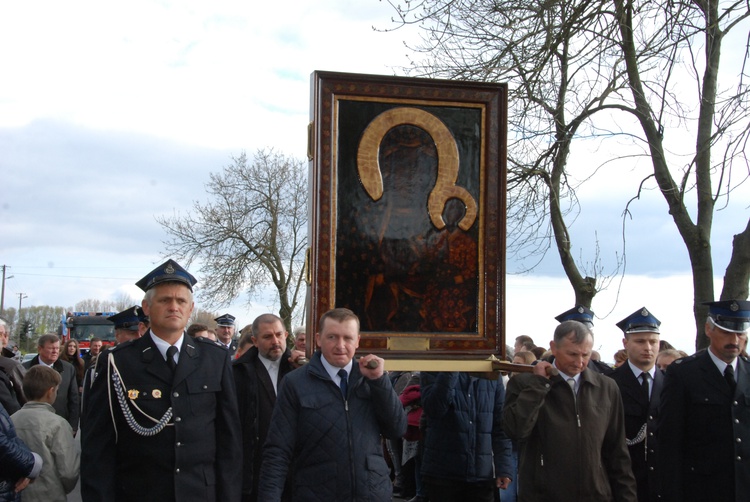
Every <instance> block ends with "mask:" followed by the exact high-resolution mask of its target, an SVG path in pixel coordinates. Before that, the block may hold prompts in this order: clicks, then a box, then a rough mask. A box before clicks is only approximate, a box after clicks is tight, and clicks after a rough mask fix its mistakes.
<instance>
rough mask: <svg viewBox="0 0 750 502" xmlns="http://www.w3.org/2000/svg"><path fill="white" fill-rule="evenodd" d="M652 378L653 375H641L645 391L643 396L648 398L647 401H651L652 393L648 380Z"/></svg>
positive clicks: (642, 386) (642, 387) (645, 373)
mask: <svg viewBox="0 0 750 502" xmlns="http://www.w3.org/2000/svg"><path fill="white" fill-rule="evenodd" d="M649 378H651V374H650V373H647V372H645V371H644V372H643V373H641V389H643V395H644V396H646V401H650V400H651V392H650V391H649V388H648V379H649Z"/></svg>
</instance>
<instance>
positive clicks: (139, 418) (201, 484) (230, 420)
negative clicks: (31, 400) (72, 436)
mask: <svg viewBox="0 0 750 502" xmlns="http://www.w3.org/2000/svg"><path fill="white" fill-rule="evenodd" d="M195 282H196V281H195V278H194V277H193V276H192V275H190V274H189V273H188V272H187V271H186V270H184V269H183V268H182V267H180V266H179V265H178V264H177V263H175V262H174V261H172V260H168V261H167V262H166V263H164V264H163V265H160V266H159V267H157V268H156V269H155V270H153V271H152V272H151V273H149V274H148V275H147V276H146V277H144V278H143V279H141V280H140V281H138V282H137V283H136V284H137V285H138V286H139V287H140V288H141V289H143V290H144V291H145V292H146V295H145V297H144V299H143V303H142V305H143V309H144V311H145V313H146V314H147V315H148V316H149V318H150V320H151V328H150V329H149V331H148V332H147V333H146V334H145V335H144V336H143V337H141V338H138V339H136V340H132V341H130V342H126V343H123V344H121V345H118V346H117V347H115V348H114V349H112V350H111V351H109V352H108V353H107V355H106V357H107V360H106V363H105V366H104V368H103V369H102V371H101V372H100V373H99V375H98V377H97V378H96V379H95V380H94V384H93V386H92V388H91V396H90V403H89V406H88V413H87V416H86V428H85V431H84V434H83V437H82V445H81V450H82V455H81V493H82V496H83V500H84V501H87V502H88V501H102V502H104V501H107V502H109V501H134V500H138V501H154V502H157V501H159V502H164V501H167V502H169V501H173V502H176V501H180V502H184V501H196V502H198V501H200V502H204V501H209V502H212V501H220V502H225V501H227V502H238V501H239V500H240V487H241V482H242V479H241V471H240V468H241V465H242V450H241V446H242V444H241V438H240V422H239V415H238V413H237V400H236V395H235V388H234V381H233V379H232V370H231V366H230V359H229V354H228V353H227V351H226V350H224V349H222V348H221V347H219V346H217V345H216V344H214V343H213V342H211V341H201V340H194V339H192V338H190V337H188V336H186V335H185V333H184V330H185V326H186V325H187V323H188V321H189V319H190V314H191V313H192V311H193V307H194V303H193V293H192V286H193V285H194V284H195Z"/></svg>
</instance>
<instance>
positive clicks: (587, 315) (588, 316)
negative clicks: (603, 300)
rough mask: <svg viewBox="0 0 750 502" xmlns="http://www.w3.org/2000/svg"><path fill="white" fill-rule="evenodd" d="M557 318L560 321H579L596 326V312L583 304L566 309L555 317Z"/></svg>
mask: <svg viewBox="0 0 750 502" xmlns="http://www.w3.org/2000/svg"><path fill="white" fill-rule="evenodd" d="M555 319H556V320H557V321H558V322H565V321H578V322H581V323H583V324H585V325H586V326H588V327H589V328H593V327H594V312H593V311H592V310H591V309H589V308H587V307H585V306H583V305H576V306H575V307H573V308H572V309H570V310H566V311H565V312H563V313H562V314H560V315H559V316H557V317H555Z"/></svg>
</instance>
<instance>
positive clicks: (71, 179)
mask: <svg viewBox="0 0 750 502" xmlns="http://www.w3.org/2000/svg"><path fill="white" fill-rule="evenodd" d="M391 16H392V12H391V10H390V6H389V5H388V4H387V3H386V2H382V1H377V0H358V1H356V2H352V1H347V0H318V1H316V2H308V1H304V0H292V1H286V2H255V3H252V2H246V1H216V2H204V1H184V0H181V1H179V2H178V1H175V2H170V1H160V2H152V1H132V2H127V3H122V4H112V3H107V2H96V1H75V0H74V1H69V2H56V1H54V2H53V1H40V2H3V4H2V6H0V68H2V74H3V79H2V83H0V172H2V195H0V238H1V239H2V244H0V262H1V263H0V265H3V264H4V265H7V266H9V267H10V268H9V269H8V272H7V273H8V275H13V278H12V279H9V280H8V281H7V283H6V294H5V306H6V307H10V306H14V307H16V308H17V307H18V299H19V295H24V298H23V305H24V306H30V305H59V306H64V307H69V306H72V305H73V304H75V303H76V302H77V301H80V300H83V299H86V298H100V299H114V298H115V297H116V295H118V294H121V293H127V294H129V295H131V296H133V297H134V298H137V297H139V295H140V291H139V290H138V289H137V288H136V287H135V286H134V285H133V283H134V282H135V281H136V280H138V279H139V278H140V277H141V276H143V275H144V274H145V273H146V272H148V271H150V270H151V269H152V268H153V267H154V266H155V265H156V264H158V263H160V262H161V261H163V259H162V256H163V252H164V246H163V244H162V241H163V240H164V238H165V236H164V233H163V231H162V229H161V227H160V226H159V225H158V223H156V220H155V216H161V215H171V214H173V213H174V212H184V211H186V210H188V209H189V207H190V206H191V204H192V202H193V201H194V200H202V197H204V194H205V192H204V190H203V186H204V184H205V182H206V181H207V180H208V176H209V173H211V172H217V171H219V170H220V169H221V168H222V167H224V166H226V165H228V164H229V163H230V159H231V156H232V155H237V154H239V153H240V152H241V151H243V150H244V151H247V152H248V153H249V154H251V153H253V152H254V151H255V150H256V149H258V148H275V149H276V150H278V151H281V152H283V153H284V154H286V155H292V156H295V157H298V158H300V159H302V158H304V157H305V152H306V144H305V142H306V127H307V123H308V120H309V102H310V83H309V81H310V74H311V73H312V72H313V71H314V70H333V71H346V72H361V73H373V74H394V73H401V72H400V70H399V68H400V67H402V66H404V65H407V64H408V60H407V58H406V54H407V49H406V48H405V47H404V44H403V40H404V39H405V38H409V39H413V37H414V34H413V33H412V32H409V31H406V30H400V31H396V32H395V33H379V32H376V31H374V30H373V29H372V27H373V26H377V27H381V28H385V27H388V26H389V22H390V18H391ZM597 155H602V156H606V155H611V153H609V152H606V151H605V152H601V151H598V152H597ZM628 176H629V173H627V172H626V173H622V174H619V173H617V172H614V171H612V172H611V174H607V175H606V176H602V177H600V178H599V179H598V180H597V183H596V184H593V183H592V184H590V185H589V187H587V188H584V189H583V190H582V191H581V192H580V195H581V200H582V205H583V212H582V214H581V216H580V217H579V218H578V220H577V221H576V222H575V224H574V225H573V226H572V235H573V242H574V245H575V246H576V248H578V249H584V250H586V251H585V252H584V251H581V253H582V256H583V257H584V259H585V260H587V261H589V260H591V259H592V254H591V252H590V251H589V250H590V249H592V248H593V246H594V244H595V242H596V240H597V239H598V241H599V244H600V247H601V256H602V260H603V264H604V268H605V271H610V270H612V269H614V264H615V262H616V253H621V252H622V241H621V236H622V211H623V208H624V205H625V203H626V202H627V201H628V200H629V199H630V198H631V197H632V196H633V195H634V191H635V189H636V187H637V184H636V185H633V186H630V185H629V184H628V183H624V181H626V180H629V179H630V178H629V177H628ZM631 177H632V176H631ZM631 213H632V219H629V220H628V222H627V227H626V237H627V258H628V259H627V269H626V273H627V275H626V277H625V278H624V280H623V281H622V282H619V280H616V281H614V282H613V283H612V284H611V285H610V286H609V288H608V290H607V291H605V292H603V293H601V294H600V295H599V296H598V297H597V298H596V299H595V302H594V310H595V311H596V312H597V314H598V316H599V317H601V319H599V320H598V322H597V344H596V345H597V346H601V348H602V351H603V352H604V358H605V360H611V359H612V354H613V353H614V350H616V349H617V348H619V347H620V341H619V340H620V339H621V334H620V333H619V330H617V329H616V328H615V327H614V324H615V323H616V322H617V321H619V320H620V319H622V318H623V317H625V316H626V315H628V314H630V313H631V312H633V311H635V310H637V309H640V307H642V306H644V305H645V306H647V307H649V308H650V309H651V310H652V311H653V312H654V313H655V315H656V316H657V317H658V318H660V319H661V320H662V322H663V323H664V326H663V328H664V329H663V333H664V336H663V338H666V339H669V340H670V341H673V342H674V343H675V344H676V345H678V346H680V348H683V349H685V350H688V351H690V350H691V348H692V346H693V339H694V332H693V331H694V328H693V321H692V304H691V297H692V295H691V288H692V286H691V282H690V276H689V270H690V267H689V262H688V259H687V253H686V251H685V248H684V245H683V244H682V241H681V240H680V238H679V235H678V234H677V232H676V230H675V229H674V225H673V224H672V221H671V218H670V217H669V215H668V214H667V208H666V204H665V203H664V201H663V199H662V198H661V195H660V194H659V193H658V192H657V191H651V192H649V193H647V194H646V195H645V196H644V197H643V198H642V199H641V200H640V201H638V203H637V204H635V205H634V206H632V207H631ZM743 221H744V222H746V221H747V206H746V205H745V206H739V205H736V204H735V205H734V206H733V207H732V208H731V209H729V210H726V211H723V212H718V213H717V215H716V219H715V230H714V237H713V239H714V246H713V251H714V256H715V272H716V275H717V284H716V289H717V291H719V290H720V288H721V276H723V271H724V268H725V267H726V264H727V262H728V259H729V253H730V251H731V248H730V244H731V235H732V234H733V233H736V232H738V231H740V230H741V229H742V228H744V223H743ZM524 265H525V264H523V263H521V264H519V263H515V262H512V261H511V262H509V263H508V270H509V271H510V272H515V271H517V270H521V269H523V268H524ZM196 275H197V274H196ZM561 275H562V269H561V267H560V265H559V261H558V259H557V255H556V252H555V251H554V250H551V251H550V253H548V256H547V258H546V259H545V261H544V262H543V263H542V264H541V265H540V267H538V268H537V269H536V270H535V271H534V272H533V273H532V274H530V275H525V276H510V277H509V278H508V286H507V298H508V312H507V314H506V318H507V326H508V328H507V336H508V338H509V339H511V338H512V337H514V336H517V335H518V334H529V335H531V336H533V337H534V338H536V339H538V341H539V342H545V343H546V342H547V341H548V340H549V339H550V338H551V334H552V330H553V329H554V326H555V325H556V322H555V321H554V319H552V318H553V317H554V316H555V315H557V314H559V313H560V312H562V311H565V310H567V309H568V308H570V307H572V306H573V305H572V302H573V294H572V290H571V289H570V287H569V286H568V284H567V281H566V280H565V279H564V278H563V277H561ZM243 300H244V298H242V299H239V300H238V302H236V303H235V304H233V305H232V306H231V307H229V308H228V309H226V310H228V311H231V312H232V313H233V314H234V315H235V316H237V318H238V322H239V323H240V324H241V325H244V324H246V323H249V322H251V321H252V319H253V318H254V317H255V316H256V315H257V314H259V313H262V312H264V311H268V310H271V309H273V310H276V309H275V308H274V307H273V304H272V302H273V300H272V298H267V299H264V300H259V301H257V302H256V303H255V304H254V305H253V306H251V307H250V308H246V307H245V306H244V304H243Z"/></svg>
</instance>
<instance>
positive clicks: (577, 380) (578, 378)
mask: <svg viewBox="0 0 750 502" xmlns="http://www.w3.org/2000/svg"><path fill="white" fill-rule="evenodd" d="M552 366H554V367H555V368H557V364H555V361H552ZM557 371H559V372H560V376H561V377H562V379H563V380H565V381H566V382H567V381H568V380H570V379H571V378H572V379H573V380H575V382H576V390H578V382H579V381H580V379H581V374H580V373H578V374H577V375H574V376H570V375H567V374H565V373H563V372H562V370H560V368H557Z"/></svg>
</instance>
